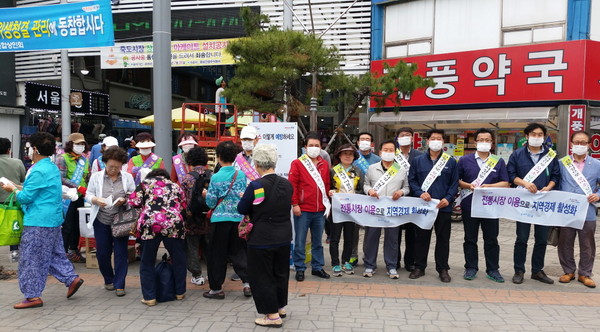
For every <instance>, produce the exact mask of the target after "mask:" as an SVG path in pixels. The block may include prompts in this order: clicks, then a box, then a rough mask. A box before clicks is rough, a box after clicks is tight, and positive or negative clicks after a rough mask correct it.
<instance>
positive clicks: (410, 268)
mask: <svg viewBox="0 0 600 332" xmlns="http://www.w3.org/2000/svg"><path fill="white" fill-rule="evenodd" d="M404 268H405V269H406V271H408V272H412V271H414V270H415V266H414V265H404Z"/></svg>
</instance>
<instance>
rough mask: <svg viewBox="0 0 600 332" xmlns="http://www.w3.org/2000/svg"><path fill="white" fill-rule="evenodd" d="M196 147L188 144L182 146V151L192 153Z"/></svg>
mask: <svg viewBox="0 0 600 332" xmlns="http://www.w3.org/2000/svg"><path fill="white" fill-rule="evenodd" d="M194 146H195V145H194V144H186V145H182V146H181V150H182V151H183V152H184V153H188V152H190V150H191V149H193V148H194Z"/></svg>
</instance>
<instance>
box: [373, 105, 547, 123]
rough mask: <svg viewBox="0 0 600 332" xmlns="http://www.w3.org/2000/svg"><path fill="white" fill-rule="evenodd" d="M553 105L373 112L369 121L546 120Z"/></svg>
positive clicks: (470, 121)
mask: <svg viewBox="0 0 600 332" xmlns="http://www.w3.org/2000/svg"><path fill="white" fill-rule="evenodd" d="M552 109H553V107H521V108H484V109H468V110H452V111H442V110H441V111H410V112H398V113H394V112H386V113H379V114H374V115H373V116H371V119H370V120H369V122H371V123H374V124H377V123H382V124H407V125H409V124H434V123H478V122H532V121H547V120H548V118H549V117H550V111H551V110H552Z"/></svg>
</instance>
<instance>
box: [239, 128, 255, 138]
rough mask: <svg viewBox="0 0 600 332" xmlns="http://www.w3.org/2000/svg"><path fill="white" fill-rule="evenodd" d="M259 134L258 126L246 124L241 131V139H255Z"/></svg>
mask: <svg viewBox="0 0 600 332" xmlns="http://www.w3.org/2000/svg"><path fill="white" fill-rule="evenodd" d="M256 136H258V132H257V130H256V127H253V126H246V127H244V128H242V132H241V133H240V138H241V139H255V138H256Z"/></svg>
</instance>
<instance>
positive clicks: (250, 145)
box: [242, 141, 254, 151]
mask: <svg viewBox="0 0 600 332" xmlns="http://www.w3.org/2000/svg"><path fill="white" fill-rule="evenodd" d="M242 149H244V151H252V150H254V141H242Z"/></svg>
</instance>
